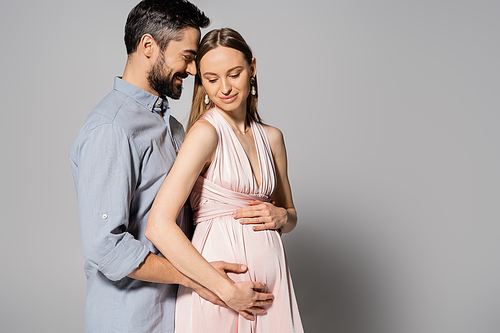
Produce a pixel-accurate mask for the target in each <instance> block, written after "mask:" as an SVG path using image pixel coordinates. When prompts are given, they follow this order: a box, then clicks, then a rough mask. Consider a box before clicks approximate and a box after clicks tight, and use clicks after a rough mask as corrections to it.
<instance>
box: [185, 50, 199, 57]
mask: <svg viewBox="0 0 500 333" xmlns="http://www.w3.org/2000/svg"><path fill="white" fill-rule="evenodd" d="M184 52H187V53H191V54H192V55H194V56H195V57H196V55H197V54H198V52H196V51H195V50H191V49H189V50H184Z"/></svg>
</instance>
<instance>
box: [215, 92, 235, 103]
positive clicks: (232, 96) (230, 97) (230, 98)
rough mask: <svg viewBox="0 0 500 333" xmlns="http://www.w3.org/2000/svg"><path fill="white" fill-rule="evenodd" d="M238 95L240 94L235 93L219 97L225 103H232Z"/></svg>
mask: <svg viewBox="0 0 500 333" xmlns="http://www.w3.org/2000/svg"><path fill="white" fill-rule="evenodd" d="M236 96H238V94H234V95H230V96H224V97H219V99H220V100H221V101H223V102H224V103H231V102H232V101H234V100H235V99H236Z"/></svg>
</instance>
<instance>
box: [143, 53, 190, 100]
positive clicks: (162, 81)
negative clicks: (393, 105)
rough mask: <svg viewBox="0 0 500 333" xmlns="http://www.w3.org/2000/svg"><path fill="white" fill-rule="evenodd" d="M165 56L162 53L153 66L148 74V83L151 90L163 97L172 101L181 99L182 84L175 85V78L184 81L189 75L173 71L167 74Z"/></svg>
mask: <svg viewBox="0 0 500 333" xmlns="http://www.w3.org/2000/svg"><path fill="white" fill-rule="evenodd" d="M165 67H168V66H165V56H164V55H163V54H162V53H160V55H159V57H158V60H156V63H155V64H154V65H153V67H152V68H151V69H150V71H149V73H148V82H149V85H150V86H151V88H152V89H153V90H154V91H156V92H157V93H158V94H159V95H160V96H162V97H165V96H167V97H170V98H172V99H179V98H180V97H181V94H182V83H181V84H174V79H175V78H180V79H184V78H186V77H187V76H188V75H187V73H174V74H173V73H172V72H173V70H172V69H170V67H168V68H169V69H170V71H169V72H168V73H167V72H166V70H165Z"/></svg>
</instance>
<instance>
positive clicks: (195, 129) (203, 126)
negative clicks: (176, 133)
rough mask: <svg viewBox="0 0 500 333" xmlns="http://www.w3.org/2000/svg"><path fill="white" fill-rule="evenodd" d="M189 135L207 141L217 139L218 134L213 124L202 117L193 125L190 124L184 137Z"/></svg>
mask: <svg viewBox="0 0 500 333" xmlns="http://www.w3.org/2000/svg"><path fill="white" fill-rule="evenodd" d="M191 136H193V137H196V138H202V139H203V140H207V141H215V142H217V141H218V134H217V130H216V129H215V127H214V125H212V123H210V122H209V121H208V120H206V119H204V118H201V119H199V120H197V121H196V122H195V123H194V124H193V126H191V128H190V129H189V131H188V132H187V134H186V139H187V138H188V137H191Z"/></svg>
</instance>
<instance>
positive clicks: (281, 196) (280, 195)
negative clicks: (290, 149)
mask: <svg viewBox="0 0 500 333" xmlns="http://www.w3.org/2000/svg"><path fill="white" fill-rule="evenodd" d="M263 126H264V129H265V131H266V133H267V136H268V138H269V142H270V144H271V149H272V151H273V158H274V164H275V167H276V178H277V187H276V191H275V192H274V194H273V197H272V198H271V199H272V201H274V204H275V205H273V204H271V203H267V202H261V201H253V202H250V206H249V207H245V208H242V209H240V210H239V211H238V213H237V214H236V215H235V216H234V218H241V219H242V220H241V221H240V223H241V224H255V226H254V227H253V230H255V231H259V230H267V229H277V230H280V231H281V232H283V233H286V232H290V231H292V230H293V229H294V228H295V226H296V225H297V212H296V211H295V206H294V205H293V199H292V190H291V188H290V182H289V181H288V170H287V169H288V164H287V156H286V148H285V140H284V139H283V134H282V133H281V131H280V130H279V129H277V128H276V127H272V126H268V125H263ZM253 216H255V217H253Z"/></svg>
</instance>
